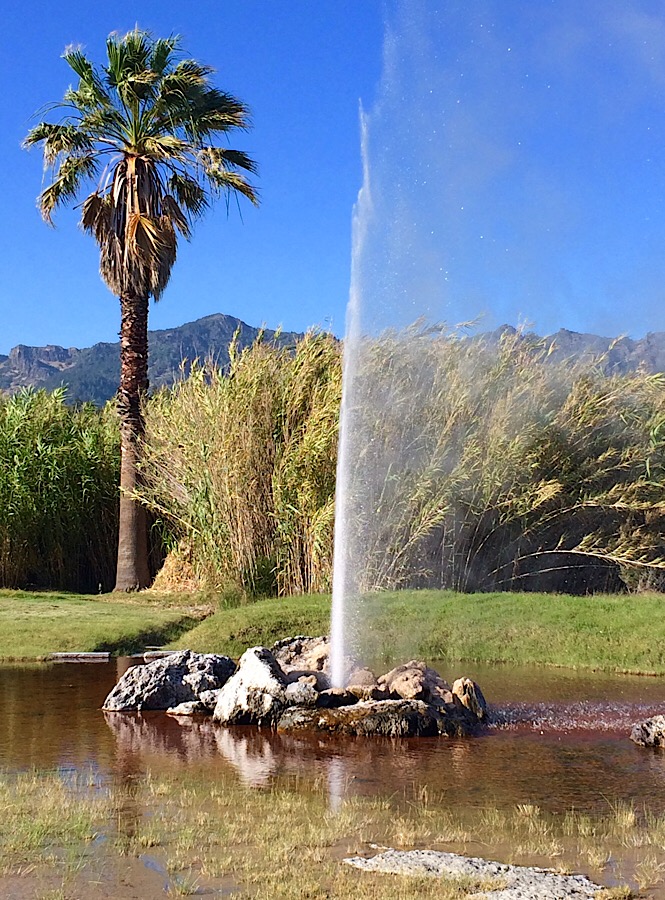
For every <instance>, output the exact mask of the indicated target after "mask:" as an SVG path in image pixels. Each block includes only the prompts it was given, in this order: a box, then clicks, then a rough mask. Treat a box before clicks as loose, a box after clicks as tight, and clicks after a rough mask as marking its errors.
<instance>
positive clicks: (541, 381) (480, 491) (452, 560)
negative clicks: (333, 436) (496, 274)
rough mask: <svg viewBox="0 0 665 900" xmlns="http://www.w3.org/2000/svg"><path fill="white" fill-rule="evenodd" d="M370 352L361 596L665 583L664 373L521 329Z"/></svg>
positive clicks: (388, 338) (363, 418)
mask: <svg viewBox="0 0 665 900" xmlns="http://www.w3.org/2000/svg"><path fill="white" fill-rule="evenodd" d="M358 358H359V361H360V362H359V372H358V373H357V375H356V377H357V378H358V379H359V380H360V383H361V385H362V390H360V391H357V392H356V396H357V398H358V400H357V406H356V408H354V409H352V410H351V413H350V422H351V427H353V428H354V429H355V431H356V437H355V442H356V454H355V469H354V474H353V476H352V481H351V488H350V493H351V496H352V497H357V498H359V501H361V502H352V503H351V505H350V509H349V518H350V521H349V525H348V527H349V528H350V529H351V531H352V540H351V547H352V550H351V552H352V554H353V556H354V558H353V559H352V560H351V564H352V565H353V566H355V567H356V571H357V573H358V574H357V583H358V586H359V589H360V590H361V591H367V590H376V589H385V588H396V587H406V586H409V587H414V586H429V587H446V588H454V589H457V590H462V591H474V590H494V589H497V588H499V589H501V588H505V589H512V590H520V589H529V588H530V589H534V588H535V589H539V590H548V589H549V590H552V589H558V590H567V591H570V592H584V591H585V590H586V589H591V590H594V589H595V590H598V589H609V590H611V589H617V588H618V587H620V586H621V581H620V579H619V578H618V569H619V568H622V569H623V570H624V572H627V571H630V572H637V573H649V577H650V578H654V577H655V578H656V581H657V580H658V579H659V578H660V575H659V573H660V572H661V571H662V569H663V565H664V559H663V557H664V556H665V547H664V546H663V537H662V535H663V526H665V517H664V516H663V512H664V511H665V506H664V505H663V501H664V500H665V493H664V489H663V485H664V483H665V481H664V477H663V476H664V475H665V454H664V453H663V450H664V448H665V444H664V443H663V439H664V437H665V434H664V433H663V425H662V423H663V421H664V415H665V391H664V390H663V388H664V387H665V378H664V377H663V376H660V375H658V376H651V375H645V374H644V373H639V372H638V373H634V374H629V375H624V376H606V375H604V374H603V372H602V370H601V366H600V361H596V362H595V363H592V364H589V363H584V364H582V363H580V362H574V361H566V360H563V361H561V360H556V359H555V356H554V355H553V354H551V352H550V348H549V347H548V346H547V345H546V344H545V343H544V342H542V341H539V340H538V339H536V338H534V337H531V336H529V335H524V334H522V333H520V332H516V333H513V332H511V331H508V330H506V331H504V332H503V334H501V335H500V336H497V335H496V334H494V335H476V336H468V335H466V334H464V333H460V332H448V333H447V332H445V331H444V332H442V333H436V332H432V331H431V330H430V329H425V328H421V327H419V326H415V327H414V328H411V329H407V330H405V331H402V332H394V333H385V334H383V335H381V336H380V337H379V338H368V339H367V340H366V346H364V347H363V348H362V349H361V352H360V353H359V354H358ZM354 548H359V549H358V550H354ZM654 573H655V576H654ZM636 578H637V579H638V580H639V579H640V578H642V576H641V575H639V574H638V576H633V582H634V583H635V579H636Z"/></svg>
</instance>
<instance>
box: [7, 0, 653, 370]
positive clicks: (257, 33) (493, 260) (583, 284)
mask: <svg viewBox="0 0 665 900" xmlns="http://www.w3.org/2000/svg"><path fill="white" fill-rule="evenodd" d="M395 4H397V6H398V7H399V0H386V3H385V8H384V3H383V2H382V0H292V2H290V3H288V4H284V3H277V2H274V0H236V2H234V3H232V4H231V3H228V2H226V0H217V2H207V0H201V2H198V3H196V4H183V3H175V2H172V0H160V2H140V0H139V2H132V3H129V2H126V0H119V2H116V3H114V4H97V3H94V4H92V3H89V2H71V0H69V2H63V3H62V4H58V5H57V7H56V6H54V5H52V4H44V3H37V2H35V0H26V2H24V3H23V4H18V3H14V4H13V5H12V7H11V8H10V9H9V10H6V11H5V15H4V19H3V26H4V32H3V37H4V41H3V45H4V46H3V52H2V54H1V55H0V68H1V69H2V76H3V78H2V82H3V84H4V85H6V86H10V89H9V90H5V93H4V96H3V103H2V106H1V107H0V124H1V126H2V127H1V128H0V140H1V141H2V145H1V153H2V162H3V165H2V167H0V178H2V185H1V188H2V190H1V193H0V196H1V197H2V201H3V207H4V208H3V212H4V214H3V215H2V216H1V217H0V228H1V229H2V235H1V236H0V237H1V241H2V248H3V253H2V256H1V258H0V352H4V353H6V352H7V351H8V350H9V348H10V347H12V346H13V345H15V344H17V343H24V344H36V345H40V344H45V343H47V342H50V343H56V344H62V345H64V346H79V347H82V346H88V345H90V344H93V343H95V342H97V341H110V340H115V339H116V335H117V330H118V324H119V314H118V303H117V300H116V299H115V298H114V297H113V296H112V295H111V294H110V293H109V292H108V290H107V289H106V288H105V286H104V285H103V284H102V283H101V281H100V279H99V276H98V273H97V250H96V247H95V245H94V243H93V241H92V240H91V239H90V238H89V237H86V236H84V235H83V234H82V233H81V232H80V231H79V230H78V228H77V225H76V221H77V216H76V214H75V213H74V212H68V211H62V212H60V213H58V214H57V216H56V225H57V227H56V228H55V229H49V228H48V227H47V226H45V225H44V224H43V223H42V221H41V219H40V217H39V214H38V212H37V210H36V206H35V197H36V195H37V193H38V192H39V190H40V184H41V177H42V165H41V158H40V155H39V153H38V151H32V152H31V153H29V154H28V153H26V152H25V151H22V150H21V149H20V141H21V139H22V138H23V136H24V135H25V133H26V132H27V130H28V128H29V127H30V126H31V124H32V123H33V122H34V121H35V120H34V119H32V118H31V117H32V115H33V113H35V112H36V111H37V110H39V109H40V107H42V106H43V105H44V104H45V103H48V102H49V101H54V100H57V99H59V98H60V97H61V96H62V94H63V92H64V90H65V89H66V87H67V86H68V84H69V83H70V80H71V79H70V76H69V70H68V67H67V66H66V64H65V63H64V62H63V61H62V59H60V54H61V53H62V51H63V49H64V47H65V46H66V45H68V44H71V43H76V44H79V43H80V44H82V45H84V46H85V48H86V50H87V52H88V54H89V55H90V56H91V57H92V58H94V59H96V60H97V61H101V60H102V59H103V50H104V40H105V38H106V36H107V34H108V33H109V32H110V31H114V30H115V31H120V32H124V31H127V30H129V29H130V28H132V27H134V25H135V24H138V25H139V26H140V27H142V28H146V29H149V30H151V31H152V32H153V33H155V34H158V35H167V34H171V33H173V32H175V33H179V34H181V35H182V36H183V39H184V46H185V48H186V49H187V51H188V52H189V53H190V54H191V55H192V56H194V57H196V58H197V59H200V60H202V61H204V62H207V63H209V64H211V65H213V66H214V67H215V68H216V69H217V76H216V82H217V84H218V85H219V86H220V87H221V88H223V89H224V90H228V91H230V92H231V93H234V94H236V95H237V96H238V97H240V98H241V99H242V100H244V101H245V102H246V103H247V104H248V105H249V106H250V108H251V110H252V114H253V122H254V128H253V130H252V131H251V132H249V133H247V134H242V133H241V134H238V135H237V136H236V137H235V138H234V144H235V145H236V146H238V147H239V148H240V149H244V150H247V151H248V152H249V153H250V154H252V155H253V156H254V157H255V159H256V160H257V161H258V162H259V165H260V175H259V178H258V179H257V184H258V187H259V190H260V194H261V200H262V203H261V207H260V208H259V209H258V210H254V209H252V208H250V207H249V206H248V205H247V204H243V206H242V219H241V218H240V216H239V215H238V214H237V211H236V210H234V209H232V210H231V213H230V215H229V216H227V214H226V210H225V208H224V206H223V205H220V206H218V208H217V209H216V210H215V211H214V212H212V213H209V214H208V215H207V216H206V218H205V219H204V220H203V221H202V222H200V223H199V224H198V225H197V227H196V231H195V235H194V239H193V241H192V242H191V243H190V244H187V243H183V244H182V245H181V248H180V253H179V259H178V261H177V263H176V266H175V268H174V272H173V277H172V279H171V283H170V285H169V287H168V288H167V291H166V292H165V295H164V297H163V299H162V300H161V301H160V303H159V304H157V305H153V306H152V307H151V313H150V325H151V327H152V328H166V327H171V326H174V325H178V324H181V323H183V322H186V321H191V320H193V319H196V318H198V317H200V316H203V315H207V314H210V313H213V312H224V313H229V314H231V315H234V316H238V317H239V318H241V319H243V320H244V321H246V322H248V323H250V324H252V325H259V324H261V323H265V324H267V325H268V326H269V327H276V326H278V325H282V326H283V327H284V328H285V329H288V330H304V329H306V328H307V327H309V326H311V325H319V326H323V327H326V328H331V329H332V330H333V331H334V332H335V333H337V334H339V335H341V334H342V333H343V331H344V316H345V307H346V301H347V297H348V291H349V278H350V263H351V218H352V208H353V205H354V203H355V201H356V197H357V194H358V190H359V188H360V186H361V184H362V180H363V167H362V160H361V153H360V129H359V115H358V110H359V101H360V100H362V103H363V106H364V108H365V110H367V111H368V113H369V126H368V127H369V138H368V146H369V151H368V163H369V166H368V168H369V171H370V174H371V179H372V185H371V186H372V200H373V204H374V205H373V210H372V212H371V214H370V213H369V212H368V211H367V208H365V212H364V213H362V208H361V213H362V214H363V215H365V218H366V224H367V225H368V227H369V228H370V230H371V232H372V237H371V241H370V245H369V247H368V248H367V258H366V263H365V265H364V269H363V271H364V272H365V273H366V276H364V277H365V278H366V284H365V287H366V289H367V291H366V293H367V310H368V312H367V316H368V320H372V319H374V320H377V321H378V320H382V321H385V322H390V321H391V316H393V317H394V316H395V315H396V314H395V309H396V307H397V306H399V305H400V304H402V303H403V301H404V298H405V297H406V298H407V299H406V301H404V303H403V308H404V309H406V310H407V317H408V314H410V312H411V311H414V312H421V311H422V312H426V313H427V314H429V315H430V316H431V317H433V318H442V317H445V318H447V319H448V320H451V319H456V320H461V319H466V318H470V317H472V316H473V315H475V314H476V313H485V314H486V315H488V321H492V322H493V323H494V324H497V323H500V322H501V321H517V320H526V321H530V322H533V323H534V324H535V326H536V327H537V328H538V330H540V331H541V332H542V333H545V332H548V331H553V330H555V329H556V328H558V327H562V326H563V327H569V328H572V329H574V330H591V331H596V332H598V333H604V334H619V333H629V334H631V335H633V336H640V335H641V334H644V333H645V332H647V331H659V330H665V312H664V311H665V202H664V200H665V102H664V101H665V12H664V11H663V9H662V4H661V3H660V2H656V0H633V2H631V3H625V2H623V0H603V2H601V0H586V2H585V3H584V4H580V3H579V2H577V3H575V2H573V0H539V2H538V3H536V4H527V3H524V2H522V0H496V2H489V0H488V2H485V0H445V2H444V0H442V2H441V3H437V2H436V0H408V2H407V0H405V2H404V5H403V9H402V11H401V12H400V11H399V9H398V11H397V12H395ZM404 10H407V12H404ZM386 18H387V21H388V23H389V26H390V28H389V33H390V40H389V42H388V45H387V51H386V57H385V59H386V63H387V65H386V68H385V69H384V68H383V43H384V24H385V19H386ZM382 71H383V76H382ZM377 248H379V249H377ZM386 248H392V249H393V251H394V252H392V253H391V254H388V262H387V263H386ZM393 267H394V268H395V269H399V270H400V271H399V272H397V271H395V272H392V268H393ZM414 297H417V298H418V300H417V302H413V298H414ZM421 298H426V299H425V300H422V299H421ZM418 303H420V304H421V308H419V307H418ZM488 311H489V312H488Z"/></svg>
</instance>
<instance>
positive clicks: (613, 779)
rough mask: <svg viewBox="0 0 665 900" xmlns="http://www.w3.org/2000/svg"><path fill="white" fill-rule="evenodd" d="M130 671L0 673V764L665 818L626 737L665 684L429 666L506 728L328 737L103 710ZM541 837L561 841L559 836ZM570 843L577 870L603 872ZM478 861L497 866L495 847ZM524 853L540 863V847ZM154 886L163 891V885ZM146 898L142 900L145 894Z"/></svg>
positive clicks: (114, 666)
mask: <svg viewBox="0 0 665 900" xmlns="http://www.w3.org/2000/svg"><path fill="white" fill-rule="evenodd" d="M128 664H130V661H129V660H126V659H119V660H116V661H113V662H111V663H94V664H91V663H86V664H82V663H78V664H76V663H59V664H49V665H30V666H21V665H11V666H3V667H2V668H1V669H0V721H1V722H2V729H1V730H0V768H1V769H2V770H3V771H4V772H5V773H8V772H9V773H13V772H22V771H26V770H33V769H36V770H39V771H43V772H53V771H56V772H59V773H67V774H68V777H70V776H71V773H77V772H78V773H83V774H87V775H88V776H89V774H90V773H94V783H95V785H100V784H101V785H104V784H105V783H108V784H114V783H117V781H118V779H120V780H121V781H123V780H124V782H125V783H126V782H127V779H128V778H130V779H131V780H132V781H133V782H136V781H143V780H145V779H150V778H155V777H162V778H168V779H171V782H170V783H172V784H173V783H175V784H177V783H178V779H179V778H181V777H182V778H183V779H184V778H190V777H192V775H193V773H195V774H196V775H197V777H199V778H201V779H203V781H204V783H206V784H207V785H210V786H214V785H216V784H222V783H224V784H227V783H229V782H233V783H234V784H235V786H236V787H235V789H240V790H245V791H249V792H250V793H251V792H252V791H255V790H257V789H260V790H264V791H265V790H266V789H273V788H275V787H276V786H279V788H280V789H284V790H287V791H288V792H292V793H295V794H298V793H308V792H312V791H313V790H314V791H316V790H320V791H321V792H322V793H323V794H324V795H325V797H326V804H327V807H328V810H329V811H332V813H333V814H334V813H335V811H338V810H340V809H341V808H342V807H343V806H344V804H345V803H347V802H350V801H353V800H354V798H358V799H359V798H368V799H374V800H376V799H380V800H382V801H385V802H386V804H387V805H389V806H391V807H392V808H393V810H394V811H396V812H395V814H397V813H398V812H399V811H401V810H404V809H407V808H408V807H409V806H410V805H413V803H414V798H422V797H423V796H426V797H429V798H430V802H431V803H435V804H436V806H437V807H438V808H440V810H445V811H446V813H447V814H451V815H452V814H454V815H455V816H456V817H457V820H458V821H459V822H460V823H463V822H467V823H469V822H474V821H476V822H477V819H478V814H479V811H483V814H484V815H487V811H488V810H492V811H493V814H498V813H502V812H503V813H506V814H508V813H512V812H513V811H515V810H516V809H518V810H521V811H522V814H523V815H527V816H528V815H529V814H533V810H534V809H535V808H537V811H536V815H538V816H539V817H540V818H541V819H543V821H544V820H547V821H549V822H550V823H551V822H556V821H561V822H563V819H564V816H565V814H566V813H570V811H571V810H574V811H575V814H576V815H578V816H583V817H585V821H590V822H592V823H593V822H596V821H598V822H600V821H601V820H602V819H603V818H605V819H607V817H611V816H612V815H614V816H615V817H616V813H617V810H621V809H624V807H628V806H630V807H631V808H632V809H633V810H634V817H636V818H637V819H639V818H640V817H643V816H649V817H661V816H665V753H663V754H661V753H659V752H652V751H649V750H645V749H643V748H639V747H637V746H635V745H634V744H633V743H632V742H631V741H630V740H629V739H628V734H629V732H630V727H631V725H632V724H633V723H634V722H636V721H639V720H641V719H644V718H646V717H648V716H649V715H653V714H656V713H659V712H662V711H663V710H665V679H661V678H640V677H632V676H610V675H606V674H597V673H584V674H580V673H575V672H569V671H565V670H548V669H521V670H520V669H516V668H511V667H499V666H496V667H489V666H477V665H460V666H456V667H455V670H453V671H451V670H450V667H449V666H448V665H447V664H439V665H437V664H436V663H433V665H434V666H435V667H436V668H437V669H438V670H439V671H440V672H441V674H442V675H444V677H448V678H452V677H455V676H456V675H458V674H465V675H469V676H471V677H472V678H474V679H475V680H476V681H478V683H479V684H480V685H481V687H482V688H483V691H484V692H485V695H486V697H487V699H488V701H489V702H490V704H491V705H492V706H493V707H494V710H495V712H497V713H498V716H499V718H500V719H501V720H502V723H503V724H502V725H501V726H499V727H493V728H491V729H489V730H488V731H487V732H486V733H485V734H484V735H482V736H480V737H477V738H473V739H460V740H449V739H434V738H431V739H412V740H388V739H353V738H347V739H339V738H336V739H331V738H322V737H321V736H318V735H316V736H315V735H312V736H308V737H303V736H302V735H298V736H297V737H296V736H287V735H275V734H270V733H266V732H259V731H257V730H254V729H242V728H236V729H229V728H222V727H217V726H213V725H212V723H211V722H210V721H208V720H205V719H200V718H199V719H177V720H176V719H173V718H171V717H168V716H166V715H164V714H162V713H146V714H144V715H134V714H123V713H106V714H105V713H103V712H102V711H101V710H100V707H101V704H102V702H103V700H104V697H105V696H106V694H107V693H108V691H109V690H110V689H111V687H112V686H113V684H114V683H115V681H116V680H117V677H118V676H119V674H121V673H122V672H123V671H124V670H125V669H126V667H127V665H128ZM174 779H175V781H173V780H174ZM247 796H248V797H249V796H250V794H248V795H247ZM431 798H435V799H434V800H432V799H431ZM624 811H625V810H624ZM557 817H558V820H557ZM633 824H634V823H633ZM589 827H590V828H592V829H593V828H594V827H595V826H593V825H592V826H589ZM543 828H544V826H543ZM547 828H548V829H549V830H548V831H547V833H548V834H550V835H554V832H555V831H556V827H554V826H552V825H551V824H550V825H548V826H547ZM553 828H554V830H552V829H553ZM599 828H600V826H599ZM564 831H565V829H564ZM563 833H564V832H563V831H562V834H563ZM594 833H595V832H594ZM598 834H600V830H599V831H598ZM640 834H641V837H640V839H639V840H638V839H637V838H636V837H635V835H634V834H632V836H629V837H627V836H626V835H625V834H624V835H617V836H616V847H612V848H611V850H612V852H611V854H609V855H611V856H612V861H611V864H610V866H609V868H608V863H607V860H606V861H605V863H604V864H603V865H600V863H598V864H597V865H596V866H595V869H596V872H595V874H596V875H597V876H598V877H599V878H600V879H601V880H604V881H605V883H610V884H611V883H612V882H613V881H615V880H617V878H619V877H629V878H634V877H635V876H634V872H633V869H634V867H635V866H636V865H638V864H641V863H640V860H639V859H637V857H635V855H634V849H635V847H634V845H639V844H640V843H641V842H643V840H644V833H643V832H640ZM439 837H440V835H439ZM561 840H562V841H563V844H562V845H561V846H562V853H563V856H564V857H565V859H566V861H567V862H568V863H569V864H570V863H571V861H572V864H573V865H575V866H576V867H577V868H580V867H581V868H583V869H584V870H585V871H586V872H590V870H591V869H593V868H594V866H593V865H590V864H589V859H587V860H586V865H585V864H584V862H585V860H584V859H582V858H580V857H579V853H578V856H577V857H576V856H575V853H574V852H573V851H571V849H570V848H569V847H568V846H567V845H566V841H565V839H564V838H563V837H562V838H561ZM605 840H610V838H609V837H607V836H606V837H605ZM511 842H513V839H512V838H511V837H510V835H509V834H504V835H503V836H502V837H501V839H499V838H498V837H497V838H496V839H495V840H493V841H490V844H493V846H492V847H491V848H490V849H493V850H494V851H495V852H494V856H495V858H498V856H497V853H502V854H503V856H504V857H506V856H511V857H513V858H511V859H505V860H504V861H515V859H514V856H515V853H516V852H517V850H518V849H519V848H516V846H514V845H513V846H512V847H511ZM439 843H440V841H439ZM451 843H459V840H457V842H456V841H452V842H451ZM630 844H632V845H633V846H632V847H630V846H628V845H630ZM564 845H565V846H564ZM552 846H554V845H552ZM622 848H623V849H622ZM443 849H445V848H443ZM451 849H455V848H454V847H451ZM467 849H468V848H467ZM475 852H476V854H480V855H491V853H490V852H489V849H488V848H484V849H483V851H482V853H480V851H479V850H478V849H477V848H476V849H475ZM571 853H572V856H571V855H570V854H571ZM654 854H655V855H654ZM659 854H660V855H661V856H662V847H658V848H656V849H654V850H653V852H652V853H651V857H649V859H650V860H651V862H650V865H651V866H652V868H653V869H654V872H653V873H652V875H651V876H650V877H651V878H652V881H654V882H657V880H658V876H659V874H660V869H659V865H660V864H659V863H658V862H656V861H655V860H656V857H658V855H659ZM518 855H520V854H519V853H518ZM521 855H522V856H524V857H533V858H536V857H538V856H539V854H538V853H537V852H536V851H535V850H533V849H532V850H531V851H528V849H525V851H524V853H522V854H521ZM541 855H542V854H541ZM619 857H620V858H619ZM519 861H522V859H521V858H520V860H519ZM525 861H526V859H525ZM538 862H539V864H556V860H555V859H552V860H550V861H549V862H548V861H547V860H543V859H541V858H539V859H538ZM643 862H644V860H642V863H643ZM631 866H632V867H633V868H631ZM144 868H145V866H144ZM148 868H150V867H149V866H148ZM153 868H154V866H153ZM136 877H138V876H136ZM647 880H648V879H646V877H645V882H646V881H647ZM638 881H639V879H638ZM154 889H155V890H156V891H157V893H156V894H155V896H163V890H164V883H163V880H161V881H159V884H158V885H157V887H155V888H154ZM145 890H148V888H146V887H145V885H144V886H143V891H144V893H143V896H151V894H149V893H148V894H146V893H145ZM650 890H651V893H650V894H649V896H652V897H658V898H665V891H662V890H661V889H660V888H659V887H658V886H657V885H656V886H655V887H651V888H650ZM200 892H201V891H199V893H200ZM3 896H7V895H6V894H3ZM16 896H17V897H28V896H32V895H30V894H25V893H23V894H21V893H20V891H19V893H17V894H16ZM100 896H102V895H100ZM103 896H107V895H103ZM109 896H111V895H109ZM127 896H130V894H128V895H127Z"/></svg>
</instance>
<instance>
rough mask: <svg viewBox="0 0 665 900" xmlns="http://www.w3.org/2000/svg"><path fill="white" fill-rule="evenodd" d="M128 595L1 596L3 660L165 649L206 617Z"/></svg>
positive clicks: (19, 593)
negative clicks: (156, 646) (163, 646)
mask: <svg viewBox="0 0 665 900" xmlns="http://www.w3.org/2000/svg"><path fill="white" fill-rule="evenodd" d="M164 606H166V602H165V601H162V604H160V605H157V601H156V598H153V599H152V602H149V601H143V602H141V600H134V601H132V602H130V601H129V600H128V599H127V598H126V597H125V596H124V595H120V599H118V597H117V596H116V595H103V596H97V595H81V594H76V595H75V594H63V593H50V592H49V593H46V592H45V593H30V592H27V591H0V659H5V660H11V659H40V658H44V657H46V656H48V654H49V653H54V652H63V651H72V652H73V651H79V652H80V651H85V652H91V651H110V652H112V653H119V654H123V653H133V652H136V651H139V650H143V649H145V647H146V646H148V645H153V644H163V643H165V642H167V641H170V640H173V639H175V638H176V637H178V636H179V635H180V634H181V633H182V632H183V631H186V630H188V629H190V628H191V627H192V626H193V625H195V624H196V622H197V621H198V620H199V619H200V617H201V611H200V610H198V609H196V608H191V607H188V606H187V607H185V606H184V605H182V606H173V605H171V606H166V608H164Z"/></svg>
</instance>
